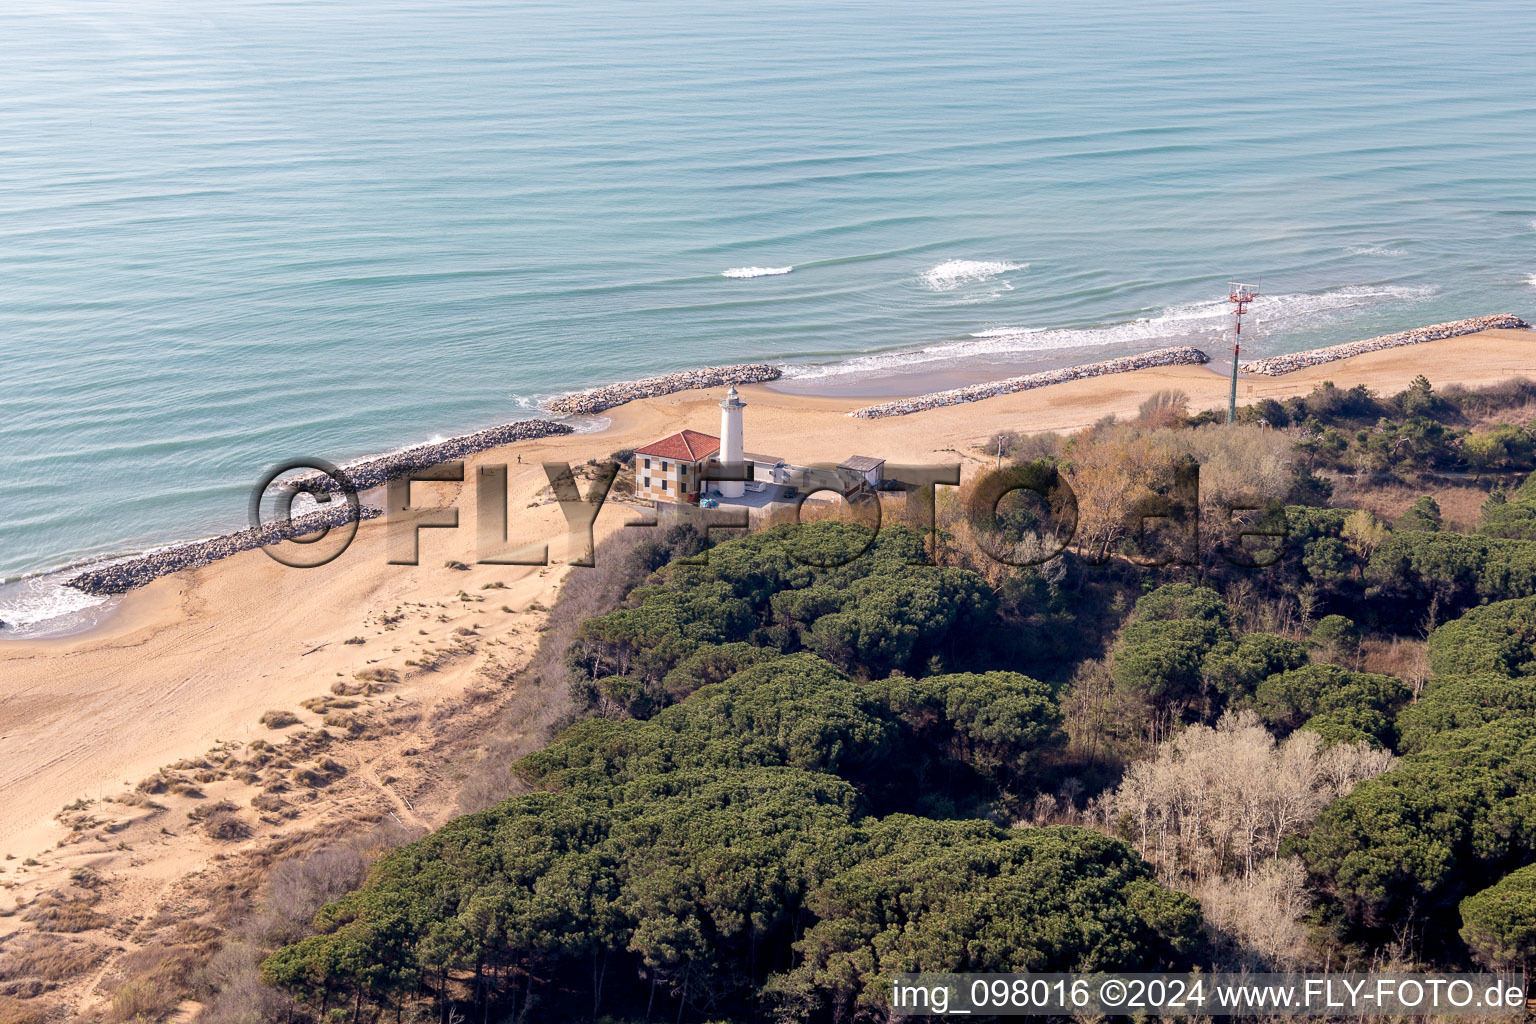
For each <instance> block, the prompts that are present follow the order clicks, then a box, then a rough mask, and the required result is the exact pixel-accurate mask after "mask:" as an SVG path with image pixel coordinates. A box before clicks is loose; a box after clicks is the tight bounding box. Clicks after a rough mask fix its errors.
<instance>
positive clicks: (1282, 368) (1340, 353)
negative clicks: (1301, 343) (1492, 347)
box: [1241, 313, 1531, 377]
mask: <svg viewBox="0 0 1536 1024" xmlns="http://www.w3.org/2000/svg"><path fill="white" fill-rule="evenodd" d="M1530 326H1531V325H1530V324H1528V323H1526V322H1525V321H1524V320H1522V319H1520V318H1519V317H1517V316H1515V315H1513V314H1511V313H1501V314H1498V315H1497V316H1478V317H1472V318H1471V319H1469V320H1452V321H1450V322H1449V323H1443V324H1432V325H1430V326H1429V327H1418V328H1415V329H1414V330H1411V331H1399V332H1398V333H1396V334H1383V335H1381V336H1380V337H1376V338H1366V339H1365V340H1364V341H1351V342H1346V343H1345V344H1343V345H1331V346H1329V347H1328V348H1314V349H1311V350H1309V351H1307V352H1292V353H1291V354H1290V355H1284V356H1269V357H1268V358H1265V359H1255V360H1253V361H1252V362H1247V363H1243V364H1242V367H1241V369H1242V371H1243V372H1244V373H1256V374H1261V375H1263V376H1266V377H1278V376H1279V375H1280V374H1282V373H1290V372H1291V371H1292V370H1300V369H1302V368H1303V367H1306V366H1319V365H1321V364H1323V363H1332V362H1336V361H1337V360H1340V359H1348V358H1349V357H1350V356H1358V355H1360V354H1361V353H1364V352H1377V351H1380V350H1381V349H1384V348H1397V347H1398V346H1400V345H1417V344H1420V343H1421V342H1425V341H1439V340H1440V339H1442V338H1456V337H1460V336H1461V335H1463V334H1476V333H1477V332H1478V331H1492V330H1497V329H1529V328H1530Z"/></svg>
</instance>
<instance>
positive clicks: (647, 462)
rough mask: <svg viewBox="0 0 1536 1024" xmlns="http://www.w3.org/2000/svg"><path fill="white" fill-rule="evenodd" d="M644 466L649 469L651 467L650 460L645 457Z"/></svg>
mask: <svg viewBox="0 0 1536 1024" xmlns="http://www.w3.org/2000/svg"><path fill="white" fill-rule="evenodd" d="M645 468H646V469H650V468H651V460H650V459H646V460H645Z"/></svg>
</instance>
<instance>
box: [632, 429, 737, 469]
mask: <svg viewBox="0 0 1536 1024" xmlns="http://www.w3.org/2000/svg"><path fill="white" fill-rule="evenodd" d="M719 450H720V439H719V438H718V437H712V436H710V435H709V434H701V433H699V432H698V431H697V430H684V431H681V432H679V433H676V434H672V435H671V436H669V437H664V438H662V439H661V440H660V441H652V442H651V443H650V444H648V445H646V446H645V447H644V448H636V449H635V454H636V455H650V456H652V457H653V458H663V459H676V460H677V461H678V462H698V461H699V460H700V459H707V458H709V457H710V456H711V455H713V454H715V453H716V452H718V451H719Z"/></svg>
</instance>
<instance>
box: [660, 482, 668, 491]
mask: <svg viewBox="0 0 1536 1024" xmlns="http://www.w3.org/2000/svg"><path fill="white" fill-rule="evenodd" d="M668 483H670V481H668V480H662V482H661V489H662V490H666V489H667V484H668Z"/></svg>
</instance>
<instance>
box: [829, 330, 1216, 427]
mask: <svg viewBox="0 0 1536 1024" xmlns="http://www.w3.org/2000/svg"><path fill="white" fill-rule="evenodd" d="M1210 361H1211V357H1210V356H1208V355H1206V354H1205V353H1204V352H1202V351H1200V350H1199V349H1197V348H1189V347H1187V346H1177V347H1174V348H1160V349H1156V350H1155V351H1152V352H1143V353H1142V354H1141V355H1139V356H1121V357H1120V358H1118V359H1106V360H1104V361H1103V362H1098V363H1084V364H1083V365H1081V366H1065V367H1062V368H1061V369H1059V370H1044V371H1042V372H1040V373H1030V374H1025V375H1024V376H1022V377H1009V378H1007V379H1006V380H995V381H989V382H988V383H986V384H971V385H968V386H966V387H963V388H951V389H950V390H948V391H935V392H933V393H931V394H927V395H918V396H917V397H916V398H899V399H897V400H895V401H893V402H882V403H880V404H879V405H866V406H864V407H863V408H861V409H855V410H853V411H852V412H850V413H849V414H848V415H849V416H857V417H859V418H860V419H866V420H875V419H881V418H883V417H886V416H905V415H907V414H908V413H913V412H922V411H923V410H925V409H937V408H939V407H940V406H945V405H960V404H961V403H963V402H979V401H981V400H982V399H984V398H992V397H994V396H996V395H1009V394H1013V393H1014V392H1016V391H1029V390H1032V389H1034V388H1043V387H1046V386H1048V385H1051V384H1061V383H1064V382H1066V381H1069V380H1084V379H1086V378H1089V377H1103V376H1105V375H1107V374H1111V373H1129V372H1130V371H1132V370H1145V369H1149V368H1151V367H1154V366H1189V365H1198V364H1200V363H1208V362H1210Z"/></svg>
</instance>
